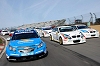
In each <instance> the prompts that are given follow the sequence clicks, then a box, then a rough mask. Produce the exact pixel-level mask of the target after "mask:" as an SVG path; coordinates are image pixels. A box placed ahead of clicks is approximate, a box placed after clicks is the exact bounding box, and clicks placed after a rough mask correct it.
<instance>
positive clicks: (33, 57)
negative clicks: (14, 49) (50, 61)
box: [6, 51, 47, 61]
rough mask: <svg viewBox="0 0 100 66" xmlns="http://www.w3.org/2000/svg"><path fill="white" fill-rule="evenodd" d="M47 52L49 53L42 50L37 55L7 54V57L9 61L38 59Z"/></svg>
mask: <svg viewBox="0 0 100 66" xmlns="http://www.w3.org/2000/svg"><path fill="white" fill-rule="evenodd" d="M46 54H47V51H46V52H41V53H39V54H36V55H28V56H20V57H17V56H8V55H7V54H6V57H7V60H9V61H25V60H32V59H37V58H39V57H43V56H45V55H46Z"/></svg>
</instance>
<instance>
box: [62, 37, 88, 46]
mask: <svg viewBox="0 0 100 66" xmlns="http://www.w3.org/2000/svg"><path fill="white" fill-rule="evenodd" d="M85 42H86V38H85V37H83V38H77V39H67V40H63V44H79V43H85Z"/></svg>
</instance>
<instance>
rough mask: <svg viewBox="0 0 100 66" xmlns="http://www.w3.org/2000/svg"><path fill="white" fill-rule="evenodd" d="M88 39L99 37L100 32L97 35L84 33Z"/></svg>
mask: <svg viewBox="0 0 100 66" xmlns="http://www.w3.org/2000/svg"><path fill="white" fill-rule="evenodd" d="M83 34H84V36H85V37H86V38H93V37H99V32H96V33H83Z"/></svg>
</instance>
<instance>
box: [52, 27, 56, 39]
mask: <svg viewBox="0 0 100 66" xmlns="http://www.w3.org/2000/svg"><path fill="white" fill-rule="evenodd" d="M55 35H56V28H53V30H52V37H53V39H54V40H56V36H55Z"/></svg>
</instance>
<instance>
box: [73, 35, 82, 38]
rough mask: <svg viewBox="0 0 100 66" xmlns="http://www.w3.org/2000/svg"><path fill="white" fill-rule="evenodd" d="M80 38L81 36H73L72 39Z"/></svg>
mask: <svg viewBox="0 0 100 66" xmlns="http://www.w3.org/2000/svg"><path fill="white" fill-rule="evenodd" d="M79 37H80V35H76V36H72V38H79Z"/></svg>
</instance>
